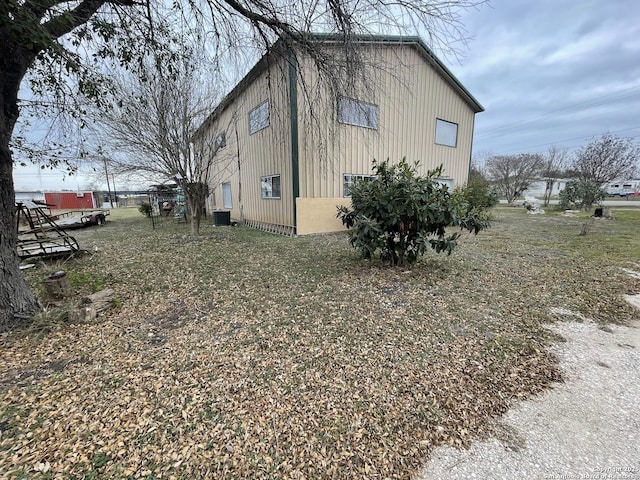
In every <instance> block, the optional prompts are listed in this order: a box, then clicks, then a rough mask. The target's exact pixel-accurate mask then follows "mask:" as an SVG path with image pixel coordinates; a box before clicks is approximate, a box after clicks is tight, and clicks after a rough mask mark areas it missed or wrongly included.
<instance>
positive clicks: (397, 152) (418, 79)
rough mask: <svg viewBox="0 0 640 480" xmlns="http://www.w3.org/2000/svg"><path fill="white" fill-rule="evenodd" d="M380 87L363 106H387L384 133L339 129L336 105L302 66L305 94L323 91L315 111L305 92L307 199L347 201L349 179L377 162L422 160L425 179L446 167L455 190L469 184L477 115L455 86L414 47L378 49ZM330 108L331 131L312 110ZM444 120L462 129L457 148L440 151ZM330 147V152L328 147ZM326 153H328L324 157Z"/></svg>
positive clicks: (365, 95) (373, 57) (375, 73)
mask: <svg viewBox="0 0 640 480" xmlns="http://www.w3.org/2000/svg"><path fill="white" fill-rule="evenodd" d="M369 59H370V62H371V64H374V65H378V66H379V67H378V68H376V69H373V70H372V77H371V78H372V81H373V83H374V84H375V88H365V86H360V87H359V91H360V93H359V95H358V98H357V99H358V100H361V101H363V102H369V103H375V104H377V105H378V106H379V126H378V130H371V129H367V128H362V127H357V126H352V125H343V124H340V123H338V122H337V118H336V112H335V108H336V107H335V105H336V102H335V99H332V98H329V93H328V91H327V89H326V88H323V87H322V86H321V85H319V84H318V78H317V75H316V74H315V72H314V69H313V66H312V64H311V62H310V60H306V61H301V62H300V68H301V70H302V71H303V72H304V79H303V82H304V83H305V85H304V86H302V87H299V88H298V91H299V92H301V91H303V90H304V89H305V88H306V89H307V90H317V89H319V90H321V91H322V94H321V95H319V96H320V97H322V100H319V101H318V102H317V103H316V105H311V106H310V105H309V102H308V101H307V99H306V98H304V95H303V94H301V93H299V95H298V103H299V116H300V121H301V122H303V123H304V124H305V128H301V129H300V196H301V197H310V198H318V197H341V196H342V195H343V192H342V175H343V174H345V173H356V174H357V173H360V174H366V173H369V172H370V171H371V165H372V161H373V159H374V158H375V159H377V160H379V161H381V160H385V159H387V158H389V159H391V160H392V161H393V162H397V161H399V160H400V159H402V158H403V157H406V158H407V160H409V161H410V162H414V161H419V162H420V171H421V172H422V173H425V172H426V171H427V170H428V169H433V168H435V167H437V166H438V165H440V164H441V163H442V164H443V165H444V169H445V170H444V176H445V177H446V178H452V179H453V180H454V184H455V185H460V184H463V183H465V182H466V180H467V176H468V170H469V160H470V155H471V140H472V134H473V119H474V112H473V110H472V109H471V108H470V107H469V105H468V104H467V103H466V102H465V101H464V100H463V99H462V98H461V97H460V96H459V95H458V94H457V93H456V91H455V90H453V88H452V87H451V86H450V85H449V83H448V82H447V81H446V80H445V79H444V78H442V77H441V76H440V75H439V74H438V73H437V71H436V70H435V69H434V68H433V67H432V66H431V65H430V64H429V63H428V62H427V61H426V60H425V58H424V57H423V56H421V55H420V54H419V53H418V52H417V51H416V50H415V48H413V47H411V46H403V47H397V46H387V47H385V46H380V47H377V48H373V49H370V51H369ZM319 107H320V108H325V109H326V110H325V111H326V114H325V115H323V119H324V120H323V121H324V122H326V124H325V125H322V124H315V125H314V124H313V122H311V121H310V118H311V113H310V111H309V109H310V108H319ZM436 118H440V119H443V120H447V121H449V122H454V123H457V124H458V139H457V147H455V148H453V147H447V146H442V145H436V144H435V124H436ZM323 143H324V145H323ZM325 149H326V154H324V155H323V154H322V152H324V151H325Z"/></svg>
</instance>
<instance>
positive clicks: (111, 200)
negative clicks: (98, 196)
mask: <svg viewBox="0 0 640 480" xmlns="http://www.w3.org/2000/svg"><path fill="white" fill-rule="evenodd" d="M104 175H105V176H106V177H107V191H108V192H109V203H110V204H111V208H113V199H112V198H111V186H110V185H109V170H107V159H106V158H105V159H104Z"/></svg>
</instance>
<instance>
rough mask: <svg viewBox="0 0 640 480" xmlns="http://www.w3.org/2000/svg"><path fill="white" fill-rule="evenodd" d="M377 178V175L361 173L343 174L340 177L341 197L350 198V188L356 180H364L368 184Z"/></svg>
mask: <svg viewBox="0 0 640 480" xmlns="http://www.w3.org/2000/svg"><path fill="white" fill-rule="evenodd" d="M376 178H378V177H377V175H368V174H362V173H345V174H344V175H342V196H343V197H345V198H348V197H350V196H351V192H350V188H351V185H353V184H354V183H355V182H357V181H358V180H366V181H368V182H373V181H374V180H375V179H376Z"/></svg>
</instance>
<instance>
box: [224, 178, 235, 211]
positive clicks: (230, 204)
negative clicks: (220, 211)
mask: <svg viewBox="0 0 640 480" xmlns="http://www.w3.org/2000/svg"><path fill="white" fill-rule="evenodd" d="M227 185H229V187H228V189H229V202H228V203H227V198H226V196H225V187H226V186H227ZM222 208H228V209H231V208H233V194H232V190H231V182H225V183H223V184H222Z"/></svg>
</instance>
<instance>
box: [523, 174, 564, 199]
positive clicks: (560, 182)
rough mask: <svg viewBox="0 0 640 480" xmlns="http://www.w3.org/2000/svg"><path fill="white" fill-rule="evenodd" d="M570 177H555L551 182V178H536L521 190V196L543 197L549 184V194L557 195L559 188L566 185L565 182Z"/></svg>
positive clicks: (562, 188) (561, 188)
mask: <svg viewBox="0 0 640 480" xmlns="http://www.w3.org/2000/svg"><path fill="white" fill-rule="evenodd" d="M570 181H571V179H570V178H557V179H553V183H551V180H547V179H546V178H543V179H541V180H536V181H535V182H532V183H531V184H530V185H529V187H528V188H527V189H525V190H524V191H523V192H522V196H523V197H544V195H545V192H546V191H547V189H548V188H549V186H551V195H550V196H552V197H553V196H558V195H559V194H560V191H561V190H564V188H565V187H566V186H567V183H568V182H570Z"/></svg>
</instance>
